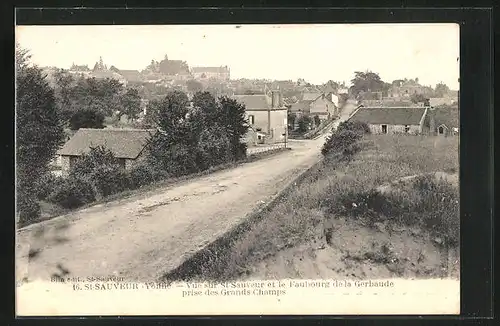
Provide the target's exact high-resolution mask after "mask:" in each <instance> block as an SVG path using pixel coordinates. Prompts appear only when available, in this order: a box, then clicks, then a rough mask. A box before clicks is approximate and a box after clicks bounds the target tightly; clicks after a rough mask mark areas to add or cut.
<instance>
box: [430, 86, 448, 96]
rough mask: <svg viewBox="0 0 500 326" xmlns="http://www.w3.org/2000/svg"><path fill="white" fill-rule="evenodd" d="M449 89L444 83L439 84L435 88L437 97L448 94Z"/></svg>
mask: <svg viewBox="0 0 500 326" xmlns="http://www.w3.org/2000/svg"><path fill="white" fill-rule="evenodd" d="M449 91H450V88H449V87H448V86H447V85H446V84H444V83H439V84H437V85H436V88H435V89H434V93H435V96H436V97H443V96H444V95H446V94H448V92H449Z"/></svg>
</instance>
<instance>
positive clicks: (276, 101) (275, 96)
mask: <svg viewBox="0 0 500 326" xmlns="http://www.w3.org/2000/svg"><path fill="white" fill-rule="evenodd" d="M271 96H272V98H271V107H272V108H273V109H275V108H278V107H279V106H280V93H279V92H278V91H272V92H271Z"/></svg>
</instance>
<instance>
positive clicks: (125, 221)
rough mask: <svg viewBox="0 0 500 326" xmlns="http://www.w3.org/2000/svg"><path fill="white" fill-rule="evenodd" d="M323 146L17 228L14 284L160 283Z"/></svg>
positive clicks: (299, 146) (297, 147) (295, 145)
mask: <svg viewBox="0 0 500 326" xmlns="http://www.w3.org/2000/svg"><path fill="white" fill-rule="evenodd" d="M323 141H324V139H323V137H321V138H320V139H317V140H310V141H301V142H293V141H291V142H290V147H291V148H292V149H293V150H291V151H287V152H283V153H280V154H277V155H276V156H272V157H268V158H264V159H262V160H259V161H256V162H252V163H246V164H243V165H241V166H239V167H236V168H234V169H231V170H227V171H220V172H217V173H214V174H211V175H208V176H204V177H200V178H197V179H193V180H189V181H185V182H181V183H180V184H177V185H173V186H166V187H165V188H161V189H157V190H154V191H151V192H148V193H147V194H142V195H138V196H136V197H132V198H127V199H123V200H119V201H115V202H110V203H106V204H101V205H96V206H93V207H90V208H88V209H84V210H81V211H78V212H74V213H72V214H69V215H66V216H62V217H58V218H55V219H53V220H49V221H46V222H43V223H40V224H38V225H32V226H29V227H27V228H25V229H21V230H19V231H18V236H17V243H18V245H17V250H16V258H17V259H16V270H17V273H16V276H17V279H18V280H21V279H26V278H27V279H28V280H35V279H36V280H48V279H50V277H52V276H54V275H60V276H66V277H67V276H80V277H88V276H112V275H116V276H122V277H124V278H126V279H129V280H152V279H157V278H158V277H159V276H160V275H162V274H163V273H165V272H166V271H168V270H170V269H172V268H174V267H176V266H178V265H179V264H180V263H181V262H182V261H183V260H184V258H185V257H186V256H188V255H190V254H191V253H193V252H195V251H197V250H198V249H200V248H202V247H204V246H205V245H206V244H208V243H209V242H211V241H213V240H215V239H216V238H217V237H218V236H219V235H221V234H223V233H224V232H226V231H227V230H229V229H230V228H232V227H234V226H235V225H236V224H238V223H239V222H240V221H241V220H242V219H244V218H245V216H246V215H247V214H249V213H251V212H252V211H254V210H255V209H257V208H258V207H259V205H262V202H265V201H266V200H267V199H268V198H269V197H270V196H272V195H274V194H275V193H277V192H278V191H280V190H281V189H282V188H283V186H284V185H285V184H286V183H287V182H288V181H289V180H290V179H291V178H293V177H294V176H296V175H298V174H299V173H300V172H301V171H303V170H305V169H306V168H308V167H309V166H311V165H312V164H314V163H315V162H316V160H318V159H319V155H320V154H319V151H320V148H321V145H322V144H323Z"/></svg>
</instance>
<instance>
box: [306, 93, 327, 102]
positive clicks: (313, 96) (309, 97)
mask: <svg viewBox="0 0 500 326" xmlns="http://www.w3.org/2000/svg"><path fill="white" fill-rule="evenodd" d="M321 95H322V93H304V95H303V96H302V100H304V101H314V100H315V99H317V98H318V97H320V96H321Z"/></svg>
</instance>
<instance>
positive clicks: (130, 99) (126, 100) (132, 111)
mask: <svg viewBox="0 0 500 326" xmlns="http://www.w3.org/2000/svg"><path fill="white" fill-rule="evenodd" d="M121 104H122V108H121V110H120V116H121V115H123V114H126V115H127V116H128V117H129V118H133V119H136V118H137V116H138V115H139V113H141V97H140V96H139V90H138V89H136V88H129V89H127V91H126V92H125V94H123V95H122V97H121Z"/></svg>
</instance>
